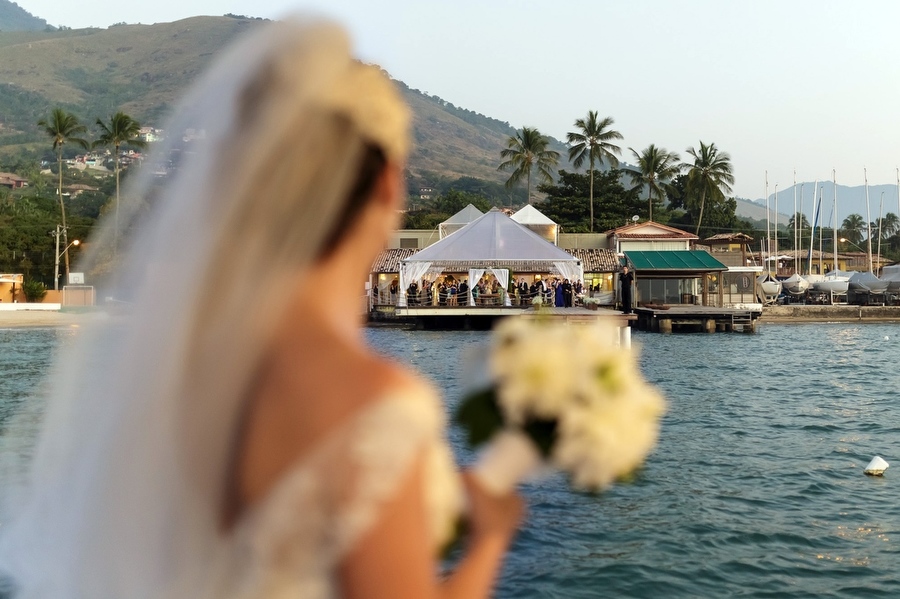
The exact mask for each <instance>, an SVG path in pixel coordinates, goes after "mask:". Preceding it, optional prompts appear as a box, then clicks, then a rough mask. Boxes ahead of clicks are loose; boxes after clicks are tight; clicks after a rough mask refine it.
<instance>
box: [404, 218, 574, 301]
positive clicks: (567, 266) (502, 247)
mask: <svg viewBox="0 0 900 599" xmlns="http://www.w3.org/2000/svg"><path fill="white" fill-rule="evenodd" d="M510 269H513V270H515V271H523V272H551V273H557V274H559V275H560V276H561V277H563V278H567V279H569V280H570V281H575V280H580V279H582V278H583V277H584V270H583V268H582V265H581V262H580V261H579V260H577V259H576V258H575V257H573V256H572V255H571V254H569V253H567V252H565V251H563V250H561V249H559V248H558V247H556V246H555V245H553V244H552V243H550V242H548V241H546V240H545V239H543V238H542V237H541V236H540V235H538V234H537V233H535V232H534V231H531V230H530V229H528V228H527V227H525V226H523V225H521V224H519V223H517V222H516V221H514V220H512V219H511V218H510V217H508V216H506V215H505V214H503V213H502V212H500V211H499V210H497V209H496V208H494V209H492V210H491V211H490V212H488V213H487V214H484V215H482V216H481V217H479V218H478V219H476V220H474V221H472V222H471V223H469V224H468V225H466V226H464V227H463V228H461V229H460V230H459V231H456V232H455V233H453V234H452V235H449V236H447V237H445V238H444V239H442V240H440V241H438V242H437V243H435V244H433V245H430V246H428V247H427V248H425V249H423V250H421V251H419V252H416V253H415V254H413V255H412V256H410V257H409V258H406V259H404V260H402V261H401V262H400V289H401V293H400V298H399V300H400V301H399V303H398V305H399V306H405V305H406V294H405V293H403V290H405V289H406V288H407V286H408V285H409V283H410V282H411V281H418V280H419V279H421V278H422V277H424V276H426V275H429V276H432V277H437V276H438V275H440V274H441V273H442V272H455V273H460V272H468V275H469V282H470V283H474V282H475V281H478V280H479V279H480V278H481V277H482V276H483V275H484V273H485V272H489V273H491V274H493V275H494V276H495V277H497V281H498V282H499V283H500V285H501V287H502V288H503V289H504V290H505V289H507V288H508V287H509V272H510ZM468 304H469V305H470V306H474V305H475V300H474V298H473V297H472V292H471V287H469V296H468ZM504 304H505V305H507V306H508V305H510V301H509V296H508V294H504Z"/></svg>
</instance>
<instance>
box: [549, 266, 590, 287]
mask: <svg viewBox="0 0 900 599" xmlns="http://www.w3.org/2000/svg"><path fill="white" fill-rule="evenodd" d="M553 266H554V267H555V268H556V270H557V271H558V272H559V274H561V275H562V276H563V278H564V279H569V282H570V283H575V281H582V282H584V281H583V279H584V267H583V266H581V263H580V262H554V263H553Z"/></svg>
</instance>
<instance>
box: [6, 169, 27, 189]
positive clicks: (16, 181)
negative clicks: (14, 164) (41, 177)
mask: <svg viewBox="0 0 900 599" xmlns="http://www.w3.org/2000/svg"><path fill="white" fill-rule="evenodd" d="M27 186H28V179H25V178H23V177H20V176H19V175H16V174H15V173H0V187H7V188H9V189H21V188H23V187H27Z"/></svg>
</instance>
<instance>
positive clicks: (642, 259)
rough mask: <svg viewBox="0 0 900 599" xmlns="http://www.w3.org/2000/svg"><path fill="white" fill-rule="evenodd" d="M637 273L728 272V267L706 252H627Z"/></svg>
mask: <svg viewBox="0 0 900 599" xmlns="http://www.w3.org/2000/svg"><path fill="white" fill-rule="evenodd" d="M625 256H626V257H627V258H628V261H629V262H631V263H632V264H633V265H634V269H635V270H636V271H651V270H655V271H679V272H686V271H692V272H710V271H716V270H728V267H727V266H725V265H724V264H722V263H721V262H719V261H718V260H716V259H715V258H713V257H712V256H711V255H710V254H709V252H707V251H704V250H678V251H669V252H665V251H663V252H651V251H630V252H625Z"/></svg>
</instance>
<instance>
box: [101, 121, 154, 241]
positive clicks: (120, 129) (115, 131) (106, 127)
mask: <svg viewBox="0 0 900 599" xmlns="http://www.w3.org/2000/svg"><path fill="white" fill-rule="evenodd" d="M97 126H98V127H100V137H98V138H97V140H96V141H95V142H94V143H93V144H92V147H95V148H96V147H97V146H105V147H108V146H112V147H113V148H114V149H115V161H116V231H115V243H114V244H113V248H114V249H117V248H118V247H119V148H120V147H121V146H122V145H123V144H128V145H132V146H135V147H137V148H145V147H147V143H146V142H144V141H143V140H142V139H140V138H139V137H138V136H139V135H140V133H141V125H140V123H138V122H137V121H135V120H134V119H132V118H131V117H130V116H128V115H127V114H125V113H124V112H121V111H119V112H117V113H116V114H114V115H112V116H111V117H110V118H109V121H108V122H103V121H102V120H100V119H97Z"/></svg>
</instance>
